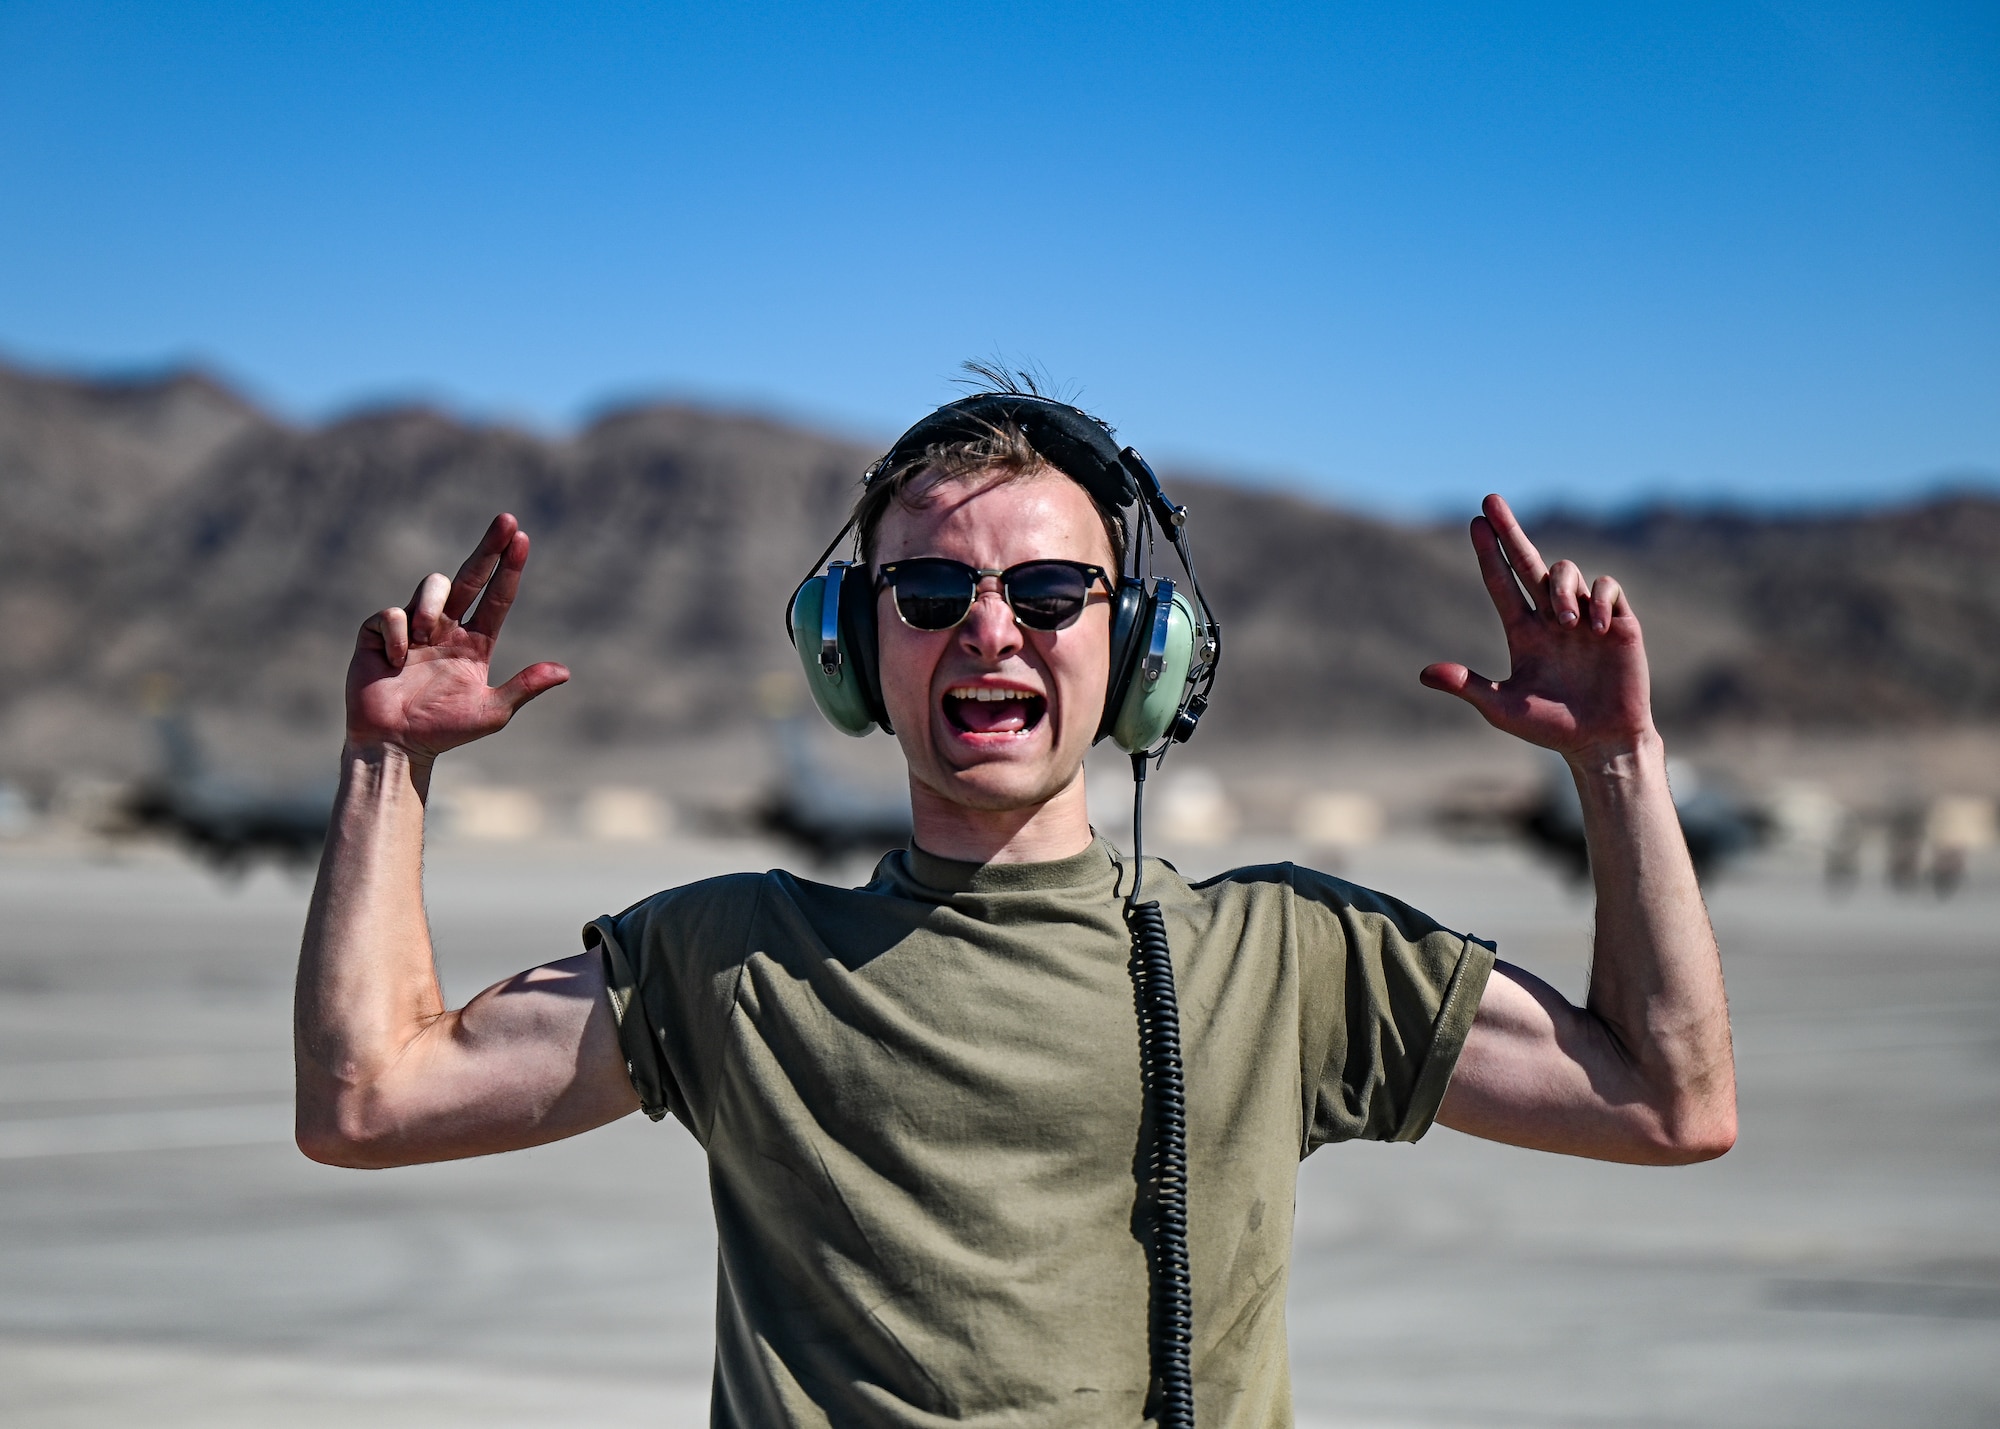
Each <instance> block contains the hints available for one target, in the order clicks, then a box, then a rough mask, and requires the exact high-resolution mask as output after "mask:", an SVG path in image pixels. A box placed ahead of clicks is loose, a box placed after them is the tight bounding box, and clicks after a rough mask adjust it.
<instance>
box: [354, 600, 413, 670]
mask: <svg viewBox="0 0 2000 1429" xmlns="http://www.w3.org/2000/svg"><path fill="white" fill-rule="evenodd" d="M355 643H356V644H357V645H359V646H364V647H365V646H369V645H379V646H381V648H382V656H383V658H384V659H386V660H387V661H388V662H389V664H390V667H391V668H393V669H397V670H400V669H402V668H403V664H404V662H405V661H407V660H408V659H409V658H410V616H409V612H408V611H406V610H404V609H403V608H402V607H401V606H398V605H392V606H390V607H389V608H388V609H387V610H384V611H379V612H377V613H376V614H374V615H371V616H369V617H368V618H367V619H366V620H364V621H362V622H361V636H360V638H359V639H358V640H357V641H356V642H355Z"/></svg>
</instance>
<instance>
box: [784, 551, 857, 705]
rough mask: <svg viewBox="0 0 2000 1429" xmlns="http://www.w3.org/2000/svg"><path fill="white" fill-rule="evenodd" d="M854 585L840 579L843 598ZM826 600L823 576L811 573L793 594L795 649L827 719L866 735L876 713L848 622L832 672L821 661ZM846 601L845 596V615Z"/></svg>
mask: <svg viewBox="0 0 2000 1429" xmlns="http://www.w3.org/2000/svg"><path fill="white" fill-rule="evenodd" d="M851 584H855V582H850V581H848V580H842V581H841V586H842V595H843V597H844V596H845V594H846V587H848V586H849V585H851ZM825 600H826V577H825V576H823V575H820V576H808V577H807V578H806V580H805V582H804V584H802V585H800V587H799V588H798V591H797V592H796V593H795V594H794V595H793V596H792V648H793V649H794V650H796V651H797V652H798V657H799V665H800V667H801V668H802V669H803V670H804V671H805V676H806V688H807V689H808V690H810V691H811V692H812V698H813V703H814V704H815V705H817V706H818V707H819V712H820V713H821V714H823V715H825V716H826V722H827V723H828V724H830V725H832V726H833V727H834V728H835V729H837V730H839V731H840V732H841V733H842V734H851V735H857V736H858V735H864V734H866V733H868V731H869V730H870V729H872V728H874V725H875V715H874V712H873V710H871V709H870V708H869V703H868V692H867V690H866V688H865V686H866V684H867V676H866V675H864V673H863V672H862V670H861V669H860V668H859V665H858V663H857V662H856V661H855V659H854V658H853V656H852V655H851V654H850V653H849V652H850V650H851V649H852V644H853V642H851V641H850V640H848V638H847V631H846V622H845V621H842V622H841V626H840V629H839V633H838V638H837V640H836V643H835V649H836V651H837V653H838V654H839V656H840V659H839V662H838V664H836V665H835V666H834V668H833V670H832V672H831V673H829V672H828V671H827V670H826V669H825V667H823V666H822V665H821V664H820V641H819V632H820V611H821V608H822V606H823V604H824V602H825ZM847 603H848V602H847V601H846V600H845V599H842V601H841V606H842V611H841V613H842V614H843V615H844V614H845V613H846V611H845V607H846V606H847Z"/></svg>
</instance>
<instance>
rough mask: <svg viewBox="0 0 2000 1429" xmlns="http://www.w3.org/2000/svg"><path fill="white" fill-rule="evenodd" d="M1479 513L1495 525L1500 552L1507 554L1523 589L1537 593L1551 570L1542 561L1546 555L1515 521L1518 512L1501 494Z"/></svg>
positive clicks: (1494, 530) (1491, 499)
mask: <svg viewBox="0 0 2000 1429" xmlns="http://www.w3.org/2000/svg"><path fill="white" fill-rule="evenodd" d="M1479 509H1480V510H1481V511H1484V512H1485V513H1486V519H1487V520H1488V521H1490V522H1492V523H1493V534H1494V535H1496V536H1498V537H1499V538H1500V549H1501V550H1503V551H1505V552H1506V553H1507V564H1508V565H1510V566H1512V567H1513V568H1514V569H1515V571H1517V572H1518V573H1519V574H1520V577H1521V583H1522V584H1523V585H1525V586H1527V587H1528V589H1530V590H1534V589H1537V588H1538V587H1539V586H1540V585H1541V583H1542V578H1543V577H1544V576H1546V575H1547V574H1548V573H1549V568H1548V566H1547V564H1546V563H1545V562H1544V561H1543V560H1542V553H1541V552H1540V551H1538V550H1536V549H1535V543H1534V542H1533V541H1530V540H1529V539H1528V533H1527V532H1526V531H1523V530H1522V529H1521V523H1520V522H1519V521H1518V520H1516V519H1515V517H1514V509H1513V508H1512V507H1511V506H1509V505H1508V504H1507V503H1506V502H1505V501H1503V500H1502V499H1501V498H1500V496H1499V494H1498V493H1497V492H1496V493H1495V494H1493V495H1491V496H1488V497H1487V498H1486V500H1484V501H1483V502H1481V503H1480V506H1479Z"/></svg>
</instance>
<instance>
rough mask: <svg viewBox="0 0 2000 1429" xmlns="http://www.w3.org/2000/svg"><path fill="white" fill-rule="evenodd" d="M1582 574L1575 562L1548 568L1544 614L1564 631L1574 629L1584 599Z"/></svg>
mask: <svg viewBox="0 0 2000 1429" xmlns="http://www.w3.org/2000/svg"><path fill="white" fill-rule="evenodd" d="M1584 591H1585V586H1584V580H1583V572H1582V571H1581V570H1579V569H1578V568H1577V564H1576V562H1575V561H1569V560H1563V561H1557V562H1556V563H1555V564H1554V565H1553V566H1550V567H1549V579H1548V601H1547V603H1546V605H1547V608H1546V609H1545V610H1544V612H1543V613H1544V614H1545V615H1547V616H1548V617H1549V619H1551V620H1553V621H1555V623H1556V624H1557V625H1560V626H1561V627H1562V628H1563V629H1564V630H1573V629H1575V628H1576V622H1577V620H1578V618H1579V616H1580V614H1581V611H1582V605H1583V599H1584Z"/></svg>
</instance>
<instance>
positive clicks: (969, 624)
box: [958, 576, 1021, 661]
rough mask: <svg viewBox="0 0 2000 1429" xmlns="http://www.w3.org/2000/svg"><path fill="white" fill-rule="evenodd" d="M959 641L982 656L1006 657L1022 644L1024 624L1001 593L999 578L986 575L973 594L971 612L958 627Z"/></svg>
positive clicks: (976, 655) (980, 657) (985, 657)
mask: <svg viewBox="0 0 2000 1429" xmlns="http://www.w3.org/2000/svg"><path fill="white" fill-rule="evenodd" d="M958 643H959V645H960V647H961V648H962V649H964V650H965V651H966V653H968V654H970V655H973V656H975V657H977V658H978V659H981V660H992V661H998V660H1004V659H1006V658H1007V657H1008V656H1009V655H1012V654H1013V653H1014V652H1015V651H1017V650H1019V649H1020V648H1021V627H1020V626H1019V625H1017V624H1015V622H1014V611H1013V608H1012V607H1011V606H1009V605H1008V604H1007V598H1006V597H1005V596H1004V595H1002V594H1001V593H1000V581H999V579H998V578H997V577H995V576H986V577H985V578H983V579H982V580H981V581H980V582H979V591H978V594H977V595H975V596H974V597H973V601H972V612H971V614H969V615H967V616H966V617H965V623H964V624H962V625H960V626H959V627H958Z"/></svg>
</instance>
